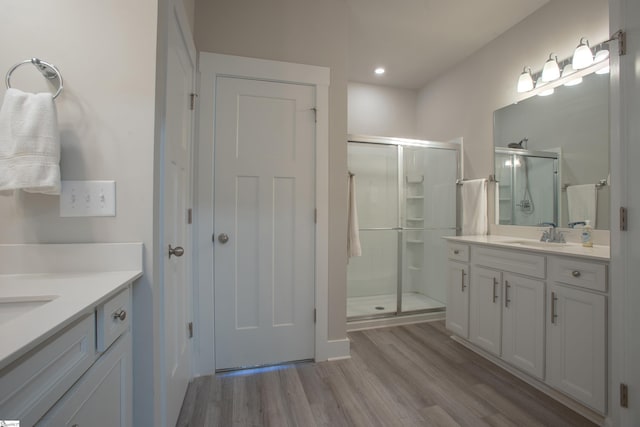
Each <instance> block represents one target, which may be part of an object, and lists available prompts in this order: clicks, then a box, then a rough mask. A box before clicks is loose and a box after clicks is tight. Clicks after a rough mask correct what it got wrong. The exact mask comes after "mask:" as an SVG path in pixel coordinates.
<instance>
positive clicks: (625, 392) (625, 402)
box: [620, 383, 629, 408]
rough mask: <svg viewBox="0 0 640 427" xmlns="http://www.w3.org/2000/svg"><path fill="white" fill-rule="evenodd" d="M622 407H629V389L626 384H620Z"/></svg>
mask: <svg viewBox="0 0 640 427" xmlns="http://www.w3.org/2000/svg"><path fill="white" fill-rule="evenodd" d="M620 406H621V407H623V408H628V407H629V387H628V386H627V385H626V384H624V383H620Z"/></svg>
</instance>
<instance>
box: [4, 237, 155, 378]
mask: <svg viewBox="0 0 640 427" xmlns="http://www.w3.org/2000/svg"><path fill="white" fill-rule="evenodd" d="M142 251H143V247H142V243H122V244H119V243H107V244H100V243H96V244H91V243H89V244H42V245H37V244H25V245H0V258H2V257H4V258H3V259H5V260H8V261H10V262H3V265H2V267H1V268H0V303H2V304H5V306H4V307H3V306H2V304H0V369H3V368H5V367H6V366H8V365H9V364H10V363H12V362H13V361H15V360H17V359H18V358H19V357H21V356H23V355H24V354H26V353H27V352H28V351H30V350H31V349H33V348H35V347H36V346H38V345H39V344H41V343H43V342H44V341H46V340H47V339H48V338H50V337H52V336H53V335H55V334H57V333H58V332H60V331H62V330H63V329H64V328H66V327H67V326H69V325H71V324H72V323H74V322H75V321H77V320H79V319H81V318H83V317H85V316H87V315H89V314H92V313H93V312H94V310H95V309H96V307H97V306H99V305H100V304H102V303H103V302H105V301H106V300H108V299H109V298H111V297H112V296H115V295H116V294H117V293H118V292H119V291H120V290H122V289H124V288H125V287H126V286H127V285H128V284H129V283H131V282H132V281H133V280H135V279H137V278H139V277H141V276H142ZM30 300H33V301H38V302H37V303H34V304H33V305H32V306H29V308H28V309H27V310H25V309H15V310H14V309H13V305H11V304H13V303H15V302H16V301H18V304H17V305H18V306H19V305H20V304H21V303H25V305H29V304H30V302H28V301H30ZM47 300H50V301H47ZM43 301H47V302H43ZM2 310H3V311H4V312H3V311H2Z"/></svg>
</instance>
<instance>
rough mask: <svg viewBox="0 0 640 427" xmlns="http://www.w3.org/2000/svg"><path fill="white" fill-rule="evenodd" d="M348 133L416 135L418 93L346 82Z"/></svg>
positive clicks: (414, 136) (398, 136) (394, 135)
mask: <svg viewBox="0 0 640 427" xmlns="http://www.w3.org/2000/svg"><path fill="white" fill-rule="evenodd" d="M348 102H349V109H348V119H347V120H348V129H349V133H350V134H355V135H373V136H391V137H397V138H416V129H417V122H416V107H417V102H418V92H417V91H415V90H408V89H397V88H392V87H387V86H380V85H372V84H367V83H356V82H349V86H348Z"/></svg>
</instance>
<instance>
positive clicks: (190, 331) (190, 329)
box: [187, 322, 193, 338]
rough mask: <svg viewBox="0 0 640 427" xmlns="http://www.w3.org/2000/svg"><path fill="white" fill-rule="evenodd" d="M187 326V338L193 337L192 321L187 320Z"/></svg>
mask: <svg viewBox="0 0 640 427" xmlns="http://www.w3.org/2000/svg"><path fill="white" fill-rule="evenodd" d="M187 327H188V329H189V338H193V322H189V324H188V325H187Z"/></svg>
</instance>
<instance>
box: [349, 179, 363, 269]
mask: <svg viewBox="0 0 640 427" xmlns="http://www.w3.org/2000/svg"><path fill="white" fill-rule="evenodd" d="M347 214H348V215H349V217H348V219H347V233H348V234H347V255H348V256H349V258H351V257H353V256H361V255H362V247H361V246H360V230H359V226H358V209H357V207H356V177H355V176H354V175H353V174H351V173H350V174H349V206H348V212H347Z"/></svg>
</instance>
